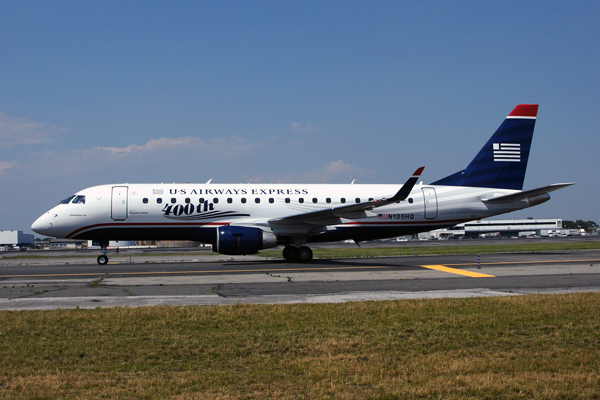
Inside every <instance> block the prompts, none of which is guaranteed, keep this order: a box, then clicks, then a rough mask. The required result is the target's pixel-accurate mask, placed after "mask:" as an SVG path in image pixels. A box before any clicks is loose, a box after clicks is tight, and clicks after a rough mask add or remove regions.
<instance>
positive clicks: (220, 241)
mask: <svg viewBox="0 0 600 400" xmlns="http://www.w3.org/2000/svg"><path fill="white" fill-rule="evenodd" d="M275 246H277V238H276V237H275V235H273V234H272V233H269V232H264V231H263V230H262V229H258V228H249V227H246V226H231V225H225V226H221V227H219V228H217V249H216V250H217V252H218V253H220V254H227V255H231V256H233V255H244V254H256V253H258V251H259V250H262V249H268V248H270V247H275Z"/></svg>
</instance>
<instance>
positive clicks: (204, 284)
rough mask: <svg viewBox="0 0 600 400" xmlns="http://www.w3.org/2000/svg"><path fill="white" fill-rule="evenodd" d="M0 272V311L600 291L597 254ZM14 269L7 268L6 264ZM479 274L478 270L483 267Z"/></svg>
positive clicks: (67, 266)
mask: <svg viewBox="0 0 600 400" xmlns="http://www.w3.org/2000/svg"><path fill="white" fill-rule="evenodd" d="M180 258H182V259H181V260H179V261H178V262H172V261H164V262H152V263H151V262H144V263H139V262H138V263H129V262H127V258H126V256H124V257H122V261H119V262H116V263H111V264H109V265H105V266H99V265H97V264H91V263H85V264H84V263H73V261H72V260H71V261H70V262H68V263H67V262H64V261H63V262H60V261H53V262H52V263H47V264H38V265H2V266H0V309H2V310H31V309H55V308H76V307H79V308H96V307H116V306H129V307H139V306H147V305H227V304H238V303H269V304H273V303H323V302H344V301H361V300H391V299H415V298H441V297H477V296H515V295H521V294H532V293H568V292H580V291H600V250H585V251H559V252H541V253H540V252H533V253H495V254H482V255H481V256H480V259H479V263H478V256H477V255H476V254H475V255H432V256H402V257H385V258H365V259H338V260H313V262H311V263H308V264H299V263H286V262H283V261H280V260H264V259H261V258H258V257H247V256H244V257H234V258H230V257H228V258H227V260H220V261H219V260H215V261H205V262H200V261H199V260H198V259H197V258H198V257H197V256H196V257H195V258H194V256H187V258H186V257H184V256H181V257H180ZM4 264H7V263H4ZM478 266H479V268H478Z"/></svg>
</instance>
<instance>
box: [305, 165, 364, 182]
mask: <svg viewBox="0 0 600 400" xmlns="http://www.w3.org/2000/svg"><path fill="white" fill-rule="evenodd" d="M373 174H375V171H373V170H370V169H366V168H358V167H355V166H353V165H350V164H348V163H347V162H344V161H342V160H337V161H332V162H330V163H329V165H327V166H326V167H325V168H324V169H323V170H321V171H312V172H307V173H305V174H303V175H302V178H301V181H302V182H311V183H332V182H340V181H346V182H347V183H350V181H351V180H353V179H358V178H364V177H367V176H372V175H373Z"/></svg>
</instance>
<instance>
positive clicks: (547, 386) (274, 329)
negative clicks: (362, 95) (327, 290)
mask: <svg viewBox="0 0 600 400" xmlns="http://www.w3.org/2000/svg"><path fill="white" fill-rule="evenodd" d="M599 311H600V293H580V294H570V295H544V296H541V295H540V296H516V297H502V298H473V299H437V300H403V301H385V302H357V303H345V304H318V305H309V304H295V305H237V306H219V307H145V308H135V309H134V308H114V309H95V310H53V311H19V312H15V311H12V312H0V355H1V357H0V370H1V371H0V398H2V399H56V398H61V399H62V398H67V399H90V398H121V399H164V398H173V399H186V398H197V399H270V398H289V399H319V398H334V399H404V398H411V399H412V398H440V399H442V398H443V399H467V398H473V399H480V398H483V399H498V398H503V399H520V398H539V399H598V398H600V318H599V315H598V312H599Z"/></svg>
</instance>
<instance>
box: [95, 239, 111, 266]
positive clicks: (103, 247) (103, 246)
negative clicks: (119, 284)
mask: <svg viewBox="0 0 600 400" xmlns="http://www.w3.org/2000/svg"><path fill="white" fill-rule="evenodd" d="M92 245H94V246H100V251H102V254H101V255H99V256H98V259H97V261H98V264H100V265H106V264H108V250H107V247H108V240H99V241H97V242H96V241H94V242H92Z"/></svg>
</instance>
